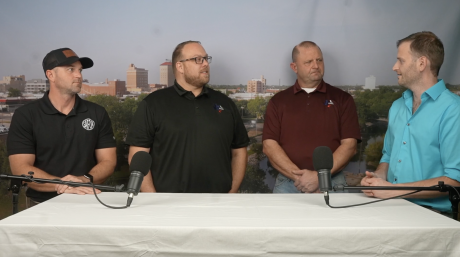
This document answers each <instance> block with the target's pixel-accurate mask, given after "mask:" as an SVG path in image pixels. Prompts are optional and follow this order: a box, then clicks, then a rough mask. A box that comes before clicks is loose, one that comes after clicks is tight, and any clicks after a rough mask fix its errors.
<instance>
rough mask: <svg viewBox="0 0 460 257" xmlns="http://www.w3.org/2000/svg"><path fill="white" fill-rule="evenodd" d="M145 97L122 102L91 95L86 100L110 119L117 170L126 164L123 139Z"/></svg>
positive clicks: (126, 153)
mask: <svg viewBox="0 0 460 257" xmlns="http://www.w3.org/2000/svg"><path fill="white" fill-rule="evenodd" d="M146 96H147V94H141V95H139V97H138V98H137V100H136V99H134V98H126V99H125V101H123V102H121V101H120V100H118V98H117V97H115V96H109V95H92V96H88V97H87V98H86V100H88V101H91V102H93V103H97V104H99V105H101V106H102V107H104V108H105V110H106V111H107V113H108V115H109V117H110V120H111V122H112V128H113V134H114V136H115V141H116V144H117V169H120V167H121V166H123V165H127V164H128V162H127V159H126V156H127V155H128V152H129V149H128V147H126V145H125V139H126V136H127V134H128V129H129V125H130V124H131V120H132V117H133V116H134V113H135V112H136V110H137V106H138V104H139V102H140V101H142V100H143V99H144V98H145V97H146Z"/></svg>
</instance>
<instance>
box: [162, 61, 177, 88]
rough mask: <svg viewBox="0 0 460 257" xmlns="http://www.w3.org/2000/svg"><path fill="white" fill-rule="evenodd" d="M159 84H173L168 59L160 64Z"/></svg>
mask: <svg viewBox="0 0 460 257" xmlns="http://www.w3.org/2000/svg"><path fill="white" fill-rule="evenodd" d="M160 84H162V85H167V86H168V87H170V86H172V85H173V84H174V74H173V69H172V63H171V61H169V60H166V62H164V63H162V64H160Z"/></svg>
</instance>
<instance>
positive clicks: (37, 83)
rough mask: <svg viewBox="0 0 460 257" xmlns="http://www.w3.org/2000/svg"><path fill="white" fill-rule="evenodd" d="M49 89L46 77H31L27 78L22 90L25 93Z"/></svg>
mask: <svg viewBox="0 0 460 257" xmlns="http://www.w3.org/2000/svg"><path fill="white" fill-rule="evenodd" d="M49 89H50V82H49V80H47V79H31V80H27V82H26V88H25V89H24V92H26V93H39V92H45V91H47V90H49Z"/></svg>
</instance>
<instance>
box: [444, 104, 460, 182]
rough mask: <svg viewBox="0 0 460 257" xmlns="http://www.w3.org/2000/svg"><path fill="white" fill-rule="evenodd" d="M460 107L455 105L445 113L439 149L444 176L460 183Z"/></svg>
mask: <svg viewBox="0 0 460 257" xmlns="http://www.w3.org/2000/svg"><path fill="white" fill-rule="evenodd" d="M459 109H460V106H459V104H455V105H452V106H450V107H449V108H448V109H446V111H445V112H444V114H443V116H442V121H441V124H440V132H439V144H440V145H439V148H440V153H441V162H442V166H443V167H444V176H446V177H449V178H451V179H453V180H456V181H459V182H460V158H459V156H458V155H459V153H460V111H459Z"/></svg>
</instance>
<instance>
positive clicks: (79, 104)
mask: <svg viewBox="0 0 460 257" xmlns="http://www.w3.org/2000/svg"><path fill="white" fill-rule="evenodd" d="M42 65H43V70H44V72H45V75H46V77H47V78H48V80H49V82H50V90H49V91H48V92H46V93H45V95H44V96H43V98H41V99H39V100H37V101H33V102H31V103H29V104H26V105H24V106H22V107H20V108H18V109H17V110H16V111H15V113H14V116H13V119H12V120H11V126H10V131H9V134H8V140H7V149H8V156H9V161H10V166H11V171H12V173H13V174H14V175H22V174H27V173H28V172H29V171H33V172H34V177H36V178H45V179H61V180H66V181H73V182H84V183H86V182H93V183H95V184H100V183H102V182H104V181H105V180H106V179H107V178H108V177H109V176H110V175H111V174H112V173H113V171H114V168H115V165H116V151H115V146H116V145H115V140H114V137H113V131H112V124H111V122H110V118H109V116H108V114H107V112H106V111H105V109H104V108H103V107H101V106H99V105H97V104H94V103H91V102H88V101H85V100H82V99H81V98H80V97H79V96H78V95H77V93H79V92H80V90H81V86H82V80H83V78H82V74H81V72H82V69H87V68H91V67H92V66H93V61H92V60H91V59H90V58H87V57H82V58H80V57H78V56H77V54H75V52H74V51H72V50H71V49H69V48H60V49H56V50H53V51H51V52H49V53H48V54H47V55H46V56H45V58H44V59H43V63H42ZM28 186H29V188H28V189H27V192H26V195H27V197H28V203H29V204H31V205H34V204H36V203H40V202H43V201H46V200H48V199H50V198H52V197H54V196H56V195H58V194H61V193H69V194H82V195H83V194H92V193H93V190H92V188H90V187H75V188H74V187H69V186H67V185H58V184H37V183H29V184H28ZM97 192H98V193H99V192H100V191H99V190H97Z"/></svg>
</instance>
